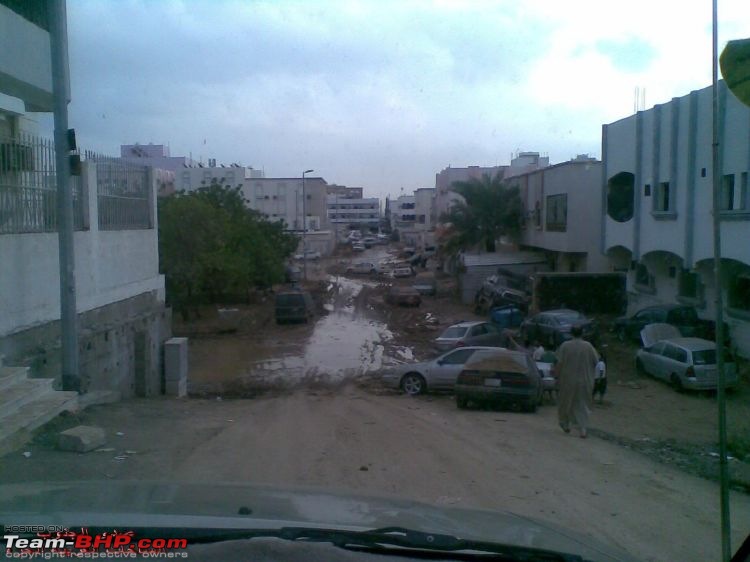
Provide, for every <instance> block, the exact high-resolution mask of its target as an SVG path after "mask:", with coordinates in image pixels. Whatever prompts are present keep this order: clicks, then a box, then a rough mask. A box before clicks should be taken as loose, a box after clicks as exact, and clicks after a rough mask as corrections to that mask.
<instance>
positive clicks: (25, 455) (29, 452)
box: [23, 451, 31, 459]
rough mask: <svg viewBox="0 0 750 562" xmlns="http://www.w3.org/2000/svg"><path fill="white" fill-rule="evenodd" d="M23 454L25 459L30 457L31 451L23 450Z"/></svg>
mask: <svg viewBox="0 0 750 562" xmlns="http://www.w3.org/2000/svg"><path fill="white" fill-rule="evenodd" d="M23 456H24V457H26V458H27V459H28V458H31V451H24V452H23Z"/></svg>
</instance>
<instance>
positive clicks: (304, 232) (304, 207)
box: [302, 170, 315, 281]
mask: <svg viewBox="0 0 750 562" xmlns="http://www.w3.org/2000/svg"><path fill="white" fill-rule="evenodd" d="M314 171H315V170H305V171H304V172H302V278H303V279H304V280H305V281H307V195H306V194H305V175H306V174H310V173H312V172H314Z"/></svg>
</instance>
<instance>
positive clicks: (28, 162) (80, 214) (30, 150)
mask: <svg viewBox="0 0 750 562" xmlns="http://www.w3.org/2000/svg"><path fill="white" fill-rule="evenodd" d="M70 187H71V189H72V191H73V225H74V228H75V229H76V230H82V229H83V228H84V211H85V209H84V198H83V197H82V191H81V181H80V178H78V177H74V178H71V182H70ZM56 230H57V183H56V176H55V145H54V143H53V142H52V141H51V140H48V139H44V138H41V137H37V136H34V135H29V134H20V135H17V136H13V137H9V136H3V135H0V234H17V233H26V232H55V231H56Z"/></svg>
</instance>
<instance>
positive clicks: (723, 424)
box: [711, 0, 732, 562]
mask: <svg viewBox="0 0 750 562" xmlns="http://www.w3.org/2000/svg"><path fill="white" fill-rule="evenodd" d="M717 12H718V9H717V0H713V1H712V47H713V48H712V57H711V71H712V79H713V83H712V87H711V91H712V102H713V103H712V121H713V127H712V128H713V142H712V168H713V169H712V171H713V178H712V179H713V230H714V287H715V291H716V301H715V302H716V330H715V335H716V369H717V370H718V374H719V380H718V385H717V392H716V401H717V406H718V407H717V410H718V417H719V497H720V508H721V560H722V561H724V562H729V560H730V559H731V558H732V545H731V538H732V537H731V524H730V515H729V465H728V459H727V410H726V377H725V373H724V295H723V291H724V283H723V279H722V271H721V270H722V266H721V216H720V213H721V191H720V190H721V164H722V163H721V160H720V152H719V142H720V139H719V33H718V14H717Z"/></svg>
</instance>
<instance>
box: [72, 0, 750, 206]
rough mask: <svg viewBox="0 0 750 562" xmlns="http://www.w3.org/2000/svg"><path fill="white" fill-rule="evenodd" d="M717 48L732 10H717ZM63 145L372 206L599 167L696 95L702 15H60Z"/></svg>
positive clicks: (701, 77)
mask: <svg viewBox="0 0 750 562" xmlns="http://www.w3.org/2000/svg"><path fill="white" fill-rule="evenodd" d="M719 9H720V23H719V26H720V39H721V42H722V43H724V42H726V41H727V40H729V39H733V38H739V37H748V36H750V1H748V0H720V1H719ZM68 21H69V23H68V33H69V41H70V68H71V87H72V96H73V99H72V103H71V105H70V122H71V126H74V127H76V129H77V133H78V138H79V144H81V145H82V146H84V147H85V148H92V149H95V150H99V151H104V152H107V153H111V154H118V153H119V145H120V144H130V143H133V142H136V141H137V142H140V143H148V142H153V143H157V144H158V143H168V144H169V145H170V149H171V153H172V155H173V156H181V155H189V154H190V153H192V156H193V158H195V159H198V158H202V159H203V161H204V162H205V161H206V159H207V158H209V157H211V158H216V159H217V160H218V161H219V162H224V163H231V162H240V163H242V164H245V165H250V166H253V167H256V168H263V169H265V172H266V175H267V176H269V177H272V176H299V175H300V174H301V172H302V170H305V169H308V168H314V169H315V171H316V174H315V175H321V176H323V177H324V178H325V179H326V180H327V181H328V182H329V183H339V184H346V185H357V186H364V187H365V189H366V192H367V193H368V194H370V195H372V196H385V195H386V194H389V193H390V194H398V193H399V192H400V189H401V188H402V187H403V188H404V189H405V190H406V191H411V190H413V189H414V188H417V187H434V184H435V173H436V172H438V171H440V170H441V169H443V168H444V167H446V166H448V165H451V166H454V167H458V166H466V165H470V164H479V165H495V164H507V163H509V160H510V156H511V153H512V152H514V151H517V150H535V151H539V152H542V153H547V154H549V156H550V159H551V161H552V162H560V161H564V160H567V159H569V158H571V157H572V156H574V155H575V154H577V153H584V152H587V153H590V154H593V155H596V156H600V154H601V138H600V136H601V125H602V124H603V123H608V122H612V121H615V120H617V119H621V118H623V117H626V116H628V115H630V114H631V113H632V112H633V99H634V88H635V87H636V86H639V87H641V88H645V89H646V107H651V106H652V105H653V104H654V103H661V102H665V101H668V100H669V99H670V98H672V97H674V96H682V95H685V94H687V93H688V92H689V91H690V90H692V89H698V88H703V87H706V86H708V85H710V82H711V2H710V0H645V1H641V0H624V1H617V0H592V1H574V0H565V1H563V0H513V1H493V2H480V1H466V2H462V1H449V0H445V1H435V2H427V1H414V2H409V1H394V2H387V1H384V0H373V1H345V2H321V1H317V0H308V1H302V2H283V1H273V2H254V1H250V0H245V1H234V2H223V1H218V0H210V1H191V0H184V1H176V0H175V1H167V0H141V1H136V0H132V1H131V0H113V1H105V0H90V1H85V0H68Z"/></svg>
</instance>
